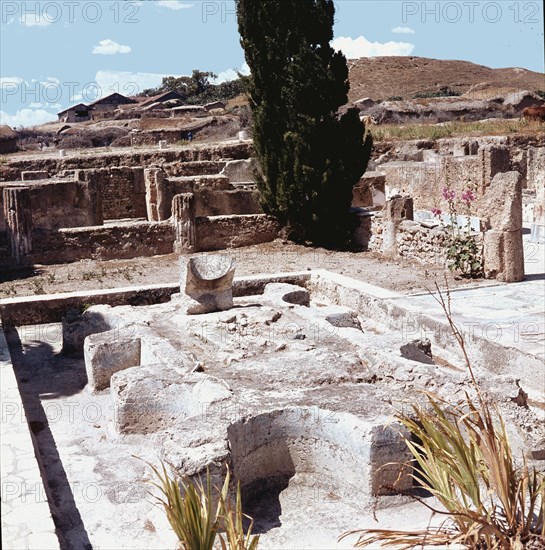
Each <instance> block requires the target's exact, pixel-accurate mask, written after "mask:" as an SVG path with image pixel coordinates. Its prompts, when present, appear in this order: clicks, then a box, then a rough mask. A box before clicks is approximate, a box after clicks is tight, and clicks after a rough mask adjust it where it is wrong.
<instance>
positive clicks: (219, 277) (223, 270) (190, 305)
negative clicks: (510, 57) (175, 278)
mask: <svg viewBox="0 0 545 550" xmlns="http://www.w3.org/2000/svg"><path fill="white" fill-rule="evenodd" d="M234 276H235V263H234V261H233V260H232V259H231V258H230V257H229V256H227V255H226V254H209V255H206V256H199V257H193V258H189V259H185V258H180V292H181V296H180V302H181V304H182V308H183V310H184V313H186V314H187V315H198V314H202V313H212V312H214V311H224V310H227V309H231V308H232V307H233V278H234Z"/></svg>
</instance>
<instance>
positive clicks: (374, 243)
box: [356, 216, 482, 266]
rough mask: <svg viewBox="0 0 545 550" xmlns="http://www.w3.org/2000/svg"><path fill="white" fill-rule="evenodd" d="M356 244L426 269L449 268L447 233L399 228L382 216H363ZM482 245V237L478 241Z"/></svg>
mask: <svg viewBox="0 0 545 550" xmlns="http://www.w3.org/2000/svg"><path fill="white" fill-rule="evenodd" d="M359 220H360V223H359V227H358V229H357V231H356V244H357V245H358V246H359V247H361V248H362V249H363V250H370V251H372V252H379V253H381V254H386V255H390V256H401V257H404V258H409V259H411V260H415V261H417V262H419V263H421V264H423V265H434V264H435V265H441V266H444V265H446V261H447V254H446V252H447V250H446V239H447V236H448V234H447V230H446V229H445V228H444V227H442V226H437V227H431V228H430V227H425V226H424V225H422V224H421V223H420V222H416V221H412V220H403V221H400V222H399V223H397V224H392V223H389V222H388V221H386V220H385V219H384V218H383V217H382V216H360V218H359ZM477 239H478V242H482V235H479V236H478V237H477Z"/></svg>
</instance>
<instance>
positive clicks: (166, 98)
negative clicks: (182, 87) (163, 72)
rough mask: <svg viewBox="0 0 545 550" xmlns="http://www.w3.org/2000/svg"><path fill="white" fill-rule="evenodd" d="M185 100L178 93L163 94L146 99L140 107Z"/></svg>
mask: <svg viewBox="0 0 545 550" xmlns="http://www.w3.org/2000/svg"><path fill="white" fill-rule="evenodd" d="M183 98H184V97H183V95H182V94H181V93H179V92H176V91H170V92H164V93H162V94H158V95H154V96H153V97H148V98H146V99H144V101H142V103H140V106H141V107H147V106H148V105H153V104H154V103H165V101H170V100H171V99H179V100H182V99H183Z"/></svg>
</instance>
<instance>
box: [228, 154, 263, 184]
mask: <svg viewBox="0 0 545 550" xmlns="http://www.w3.org/2000/svg"><path fill="white" fill-rule="evenodd" d="M220 174H221V175H222V176H227V177H228V178H229V182H230V183H250V182H253V181H254V180H255V177H254V161H253V160H251V159H247V160H244V159H243V160H229V161H227V163H226V164H225V167H224V169H223V170H222V171H221V173H220Z"/></svg>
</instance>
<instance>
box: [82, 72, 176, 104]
mask: <svg viewBox="0 0 545 550" xmlns="http://www.w3.org/2000/svg"><path fill="white" fill-rule="evenodd" d="M165 76H176V75H171V74H168V75H167V74H158V73H131V72H123V71H120V72H116V71H98V73H97V74H96V75H95V82H96V83H97V85H98V87H99V91H100V92H101V94H102V95H101V97H105V96H107V95H110V94H112V93H114V92H119V93H120V94H123V95H126V96H132V95H136V94H138V93H140V92H142V91H143V90H146V89H149V88H156V87H157V86H159V85H160V84H161V82H162V81H163V78H164V77H165ZM91 91H93V92H94V91H96V90H91ZM82 99H83V100H84V101H94V99H93V98H91V97H88V94H85V93H84V97H83V98H82Z"/></svg>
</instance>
